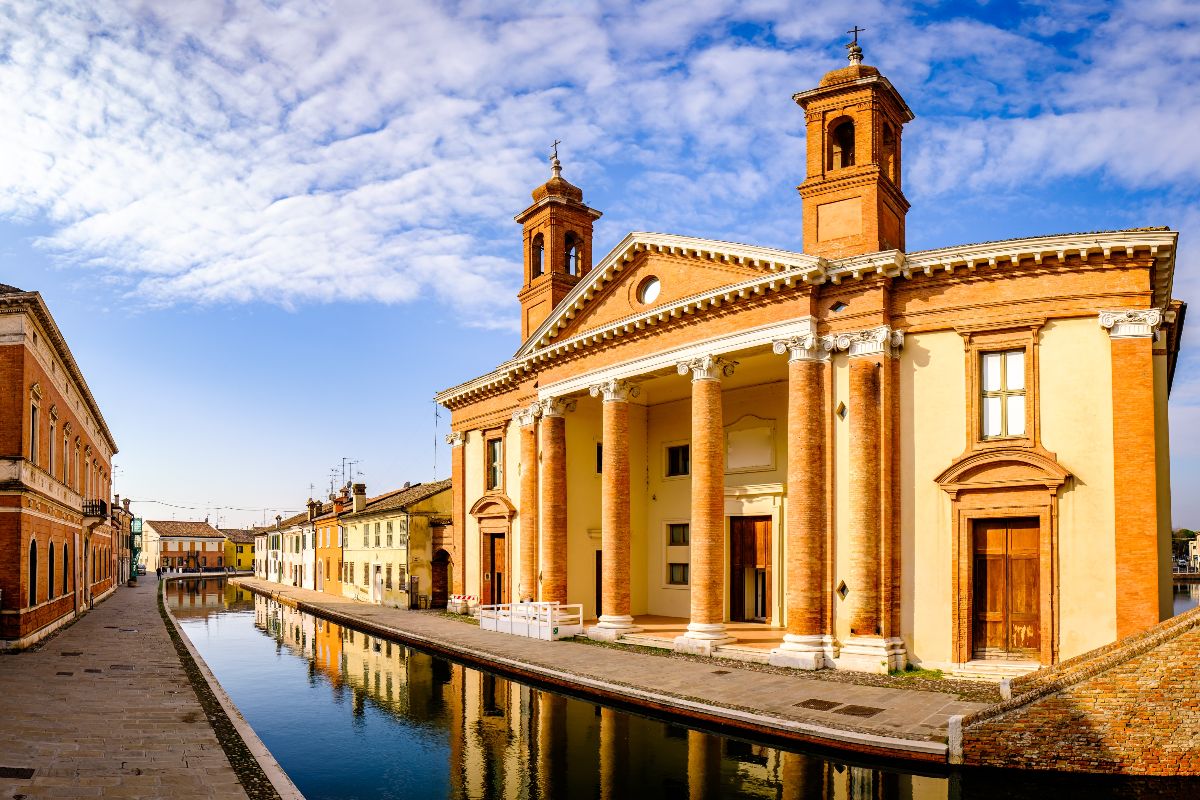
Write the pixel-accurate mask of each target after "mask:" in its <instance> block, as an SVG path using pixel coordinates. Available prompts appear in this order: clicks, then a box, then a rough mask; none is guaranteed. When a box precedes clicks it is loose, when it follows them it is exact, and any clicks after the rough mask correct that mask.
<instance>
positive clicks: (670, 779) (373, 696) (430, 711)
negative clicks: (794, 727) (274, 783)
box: [167, 578, 1200, 800]
mask: <svg viewBox="0 0 1200 800" xmlns="http://www.w3.org/2000/svg"><path fill="white" fill-rule="evenodd" d="M167 599H168V603H169V605H170V606H171V608H172V610H173V612H174V613H175V615H176V617H177V618H178V619H179V621H180V624H181V625H182V627H183V629H184V632H185V633H186V635H187V636H188V638H189V639H191V641H192V642H193V644H195V646H196V648H197V649H198V650H199V651H200V653H201V655H202V656H203V657H204V660H205V661H206V662H208V665H209V667H210V668H211V669H212V671H213V673H214V674H215V675H216V677H217V680H219V681H220V682H221V685H222V686H223V687H224V688H225V690H226V692H228V694H229V696H230V697H231V698H232V699H233V702H234V703H235V704H236V705H237V707H238V709H239V710H240V711H241V712H242V715H243V716H244V717H245V719H246V721H247V722H248V723H249V724H250V725H251V726H252V727H253V728H254V730H255V732H256V733H257V734H258V735H259V737H260V738H261V739H262V740H263V742H264V743H265V744H266V745H267V747H268V748H270V750H271V753H272V754H273V755H274V756H275V758H276V759H277V760H278V761H279V763H280V765H281V766H282V767H283V768H284V770H286V771H287V773H288V775H289V776H290V777H291V779H292V780H293V782H295V784H296V786H297V787H298V788H299V789H300V791H301V792H303V793H304V795H305V796H306V797H308V798H310V800H321V799H322V798H364V799H365V798H560V797H562V798H570V800H590V799H591V798H614V800H623V799H624V798H639V797H651V798H655V799H656V800H672V798H687V800H698V799H699V798H718V797H761V798H796V800H799V799H800V798H839V799H840V798H845V800H856V799H857V798H864V800H865V799H866V798H871V800H893V799H894V800H909V799H910V798H911V799H913V800H943V799H944V798H946V799H948V798H1001V797H1004V798H1009V797H1029V798H1034V797H1039V798H1040V797H1046V796H1050V795H1054V794H1057V795H1060V796H1074V795H1075V794H1076V793H1086V794H1087V795H1089V800H1091V799H1092V798H1101V797H1114V798H1116V797H1139V796H1140V797H1180V798H1183V797H1191V798H1194V797H1197V796H1200V795H1198V794H1196V792H1197V790H1198V789H1200V786H1198V785H1197V784H1196V783H1191V782H1189V783H1187V784H1183V783H1179V782H1163V781H1149V782H1144V781H1120V782H1115V781H1113V780H1111V779H1103V780H1101V779H1093V778H1087V777H1084V778H1079V777H1061V776H1059V777H1056V776H1046V775H1038V774H1031V773H1021V772H1012V771H1000V772H996V771H987V772H980V771H966V772H963V773H955V774H951V775H945V774H936V773H935V774H928V775H919V774H912V773H909V772H904V771H899V770H896V769H890V768H882V767H880V766H879V765H873V764H870V763H863V762H860V761H855V760H853V759H850V760H845V759H842V758H841V757H830V756H828V755H826V756H824V757H823V756H820V755H816V754H811V753H802V752H792V751H789V750H783V749H779V748H775V747H770V746H768V745H766V744H763V743H759V742H753V741H747V740H743V739H738V738H730V737H726V736H720V735H717V734H715V733H710V732H704V731H698V730H694V729H690V728H688V727H687V726H685V725H680V724H673V723H672V722H670V721H664V720H660V719H651V718H648V717H643V716H639V715H636V714H630V713H625V712H623V711H619V710H616V709H612V708H608V707H605V706H601V705H596V704H594V703H591V702H586V701H584V700H580V699H575V698H570V697H565V696H563V695H560V694H556V693H553V692H548V691H543V690H540V689H537V688H533V687H530V686H526V685H523V684H521V683H518V682H515V681H510V680H505V679H503V678H500V677H498V676H495V675H492V674H490V673H487V672H484V671H480V670H476V669H471V668H468V667H465V666H462V665H460V664H457V663H454V662H452V661H448V660H446V659H442V658H438V657H435V656H432V655H429V654H426V653H423V652H421V651H419V650H416V649H414V648H410V647H405V646H404V645H401V644H399V643H396V642H390V641H387V640H384V639H380V638H378V637H374V636H369V635H367V634H364V633H362V632H361V631H355V630H352V629H350V628H346V627H343V626H339V625H335V624H333V623H330V622H327V621H325V620H322V619H320V618H317V617H313V616H311V615H309V614H305V613H302V612H299V611H297V610H295V609H292V608H289V607H287V606H283V605H280V604H279V603H276V602H274V601H272V600H270V599H268V598H263V597H260V596H257V595H254V594H252V593H250V592H248V591H246V590H244V589H241V588H239V587H236V586H234V585H226V584H225V582H224V581H223V580H221V579H215V578H214V579H197V580H187V581H177V582H172V583H171V585H170V586H169V587H168V589H167Z"/></svg>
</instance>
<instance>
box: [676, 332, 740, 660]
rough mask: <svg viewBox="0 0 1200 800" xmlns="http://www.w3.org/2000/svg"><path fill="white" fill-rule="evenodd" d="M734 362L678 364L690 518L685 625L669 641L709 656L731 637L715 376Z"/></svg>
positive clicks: (720, 420) (718, 386)
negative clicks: (683, 384) (688, 405)
mask: <svg viewBox="0 0 1200 800" xmlns="http://www.w3.org/2000/svg"><path fill="white" fill-rule="evenodd" d="M733 368H734V363H733V362H729V361H726V360H725V359H723V358H718V357H716V356H704V357H702V358H697V359H693V360H691V361H686V362H683V363H681V364H679V365H678V370H679V374H680V375H686V374H688V373H689V372H690V373H691V375H692V443H691V457H692V464H691V467H692V518H691V524H690V530H689V536H690V543H691V548H690V549H691V566H690V567H689V570H688V571H689V578H688V583H689V585H690V589H691V591H690V595H691V621H690V622H689V623H688V629H687V633H685V634H684V635H683V636H679V637H677V638H676V639H675V649H676V650H680V651H683V652H688V653H700V654H702V655H712V650H713V648H714V647H718V646H720V645H723V644H729V643H730V642H732V641H734V638H733V637H732V636H730V635H729V633H728V632H727V631H726V630H725V425H724V416H723V413H722V408H721V376H722V375H732V374H733Z"/></svg>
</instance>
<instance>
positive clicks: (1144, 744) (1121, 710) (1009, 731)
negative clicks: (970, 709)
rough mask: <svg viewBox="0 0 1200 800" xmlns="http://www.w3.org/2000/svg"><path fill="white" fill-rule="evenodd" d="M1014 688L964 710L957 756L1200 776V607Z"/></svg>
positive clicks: (983, 762) (1029, 765)
mask: <svg viewBox="0 0 1200 800" xmlns="http://www.w3.org/2000/svg"><path fill="white" fill-rule="evenodd" d="M1013 688H1014V690H1015V691H1016V692H1017V693H1016V694H1015V695H1014V696H1013V697H1012V699H1010V700H1007V701H1005V702H1003V703H1000V704H998V705H996V706H993V707H991V708H988V709H984V710H983V711H981V712H977V713H976V714H973V715H970V716H968V717H965V718H963V719H962V721H961V723H962V741H961V760H962V763H964V764H969V765H974V766H992V767H1017V768H1022V769H1045V770H1061V771H1067V772H1100V773H1120V774H1131V775H1200V608H1196V609H1192V610H1191V611H1189V612H1187V613H1185V614H1181V615H1180V616H1177V617H1173V618H1171V619H1169V620H1167V621H1166V622H1163V623H1161V624H1159V625H1158V626H1156V627H1154V628H1152V629H1150V630H1149V631H1144V632H1142V633H1140V634H1136V635H1134V636H1130V637H1127V638H1126V639H1123V640H1121V641H1119V642H1116V643H1114V644H1112V645H1108V646H1106V647H1101V648H1098V649H1096V650H1093V651H1092V652H1090V653H1087V654H1084V655H1082V656H1079V657H1077V658H1073V659H1070V660H1069V661H1065V662H1063V663H1062V664H1060V665H1059V666H1057V667H1052V668H1049V669H1045V670H1041V671H1039V672H1038V673H1035V674H1034V675H1032V676H1030V677H1029V678H1027V679H1025V680H1023V681H1019V682H1014V684H1013ZM955 727H956V725H955V724H953V723H952V725H951V749H952V760H957V759H956V758H955V757H954V752H953V751H954V750H955V741H954V739H955V733H954V728H955Z"/></svg>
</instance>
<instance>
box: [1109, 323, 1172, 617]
mask: <svg viewBox="0 0 1200 800" xmlns="http://www.w3.org/2000/svg"><path fill="white" fill-rule="evenodd" d="M1110 313H1111V312H1110ZM1159 319H1160V317H1159V316H1158V312H1157V311H1156V310H1153V309H1151V310H1148V311H1133V312H1124V313H1123V314H1122V315H1121V316H1120V317H1117V318H1116V319H1115V321H1114V320H1112V319H1110V320H1109V324H1105V322H1106V320H1105V315H1104V314H1102V315H1101V324H1104V325H1105V327H1107V328H1109V329H1110V331H1111V333H1112V397H1113V453H1114V454H1115V458H1114V461H1113V484H1114V485H1113V500H1114V506H1115V508H1116V518H1115V519H1114V530H1115V534H1116V558H1117V563H1116V580H1117V586H1116V596H1117V610H1116V614H1117V636H1118V638H1119V637H1123V636H1128V635H1129V634H1131V633H1136V632H1138V631H1141V630H1145V629H1146V628H1149V627H1151V626H1153V625H1156V624H1158V622H1159V602H1158V600H1159V598H1158V594H1159V585H1158V581H1159V569H1158V471H1157V467H1156V452H1155V451H1156V443H1155V437H1154V356H1153V352H1152V350H1153V345H1154V339H1153V335H1154V328H1155V327H1156V326H1157V324H1158V321H1159Z"/></svg>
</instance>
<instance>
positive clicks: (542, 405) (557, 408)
mask: <svg viewBox="0 0 1200 800" xmlns="http://www.w3.org/2000/svg"><path fill="white" fill-rule="evenodd" d="M535 405H536V406H537V407H538V409H539V411H540V412H541V415H542V416H543V417H561V416H563V415H565V414H566V413H567V412H568V411H574V410H575V400H573V399H568V398H563V397H547V398H546V399H545V400H539V401H537V403H535Z"/></svg>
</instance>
